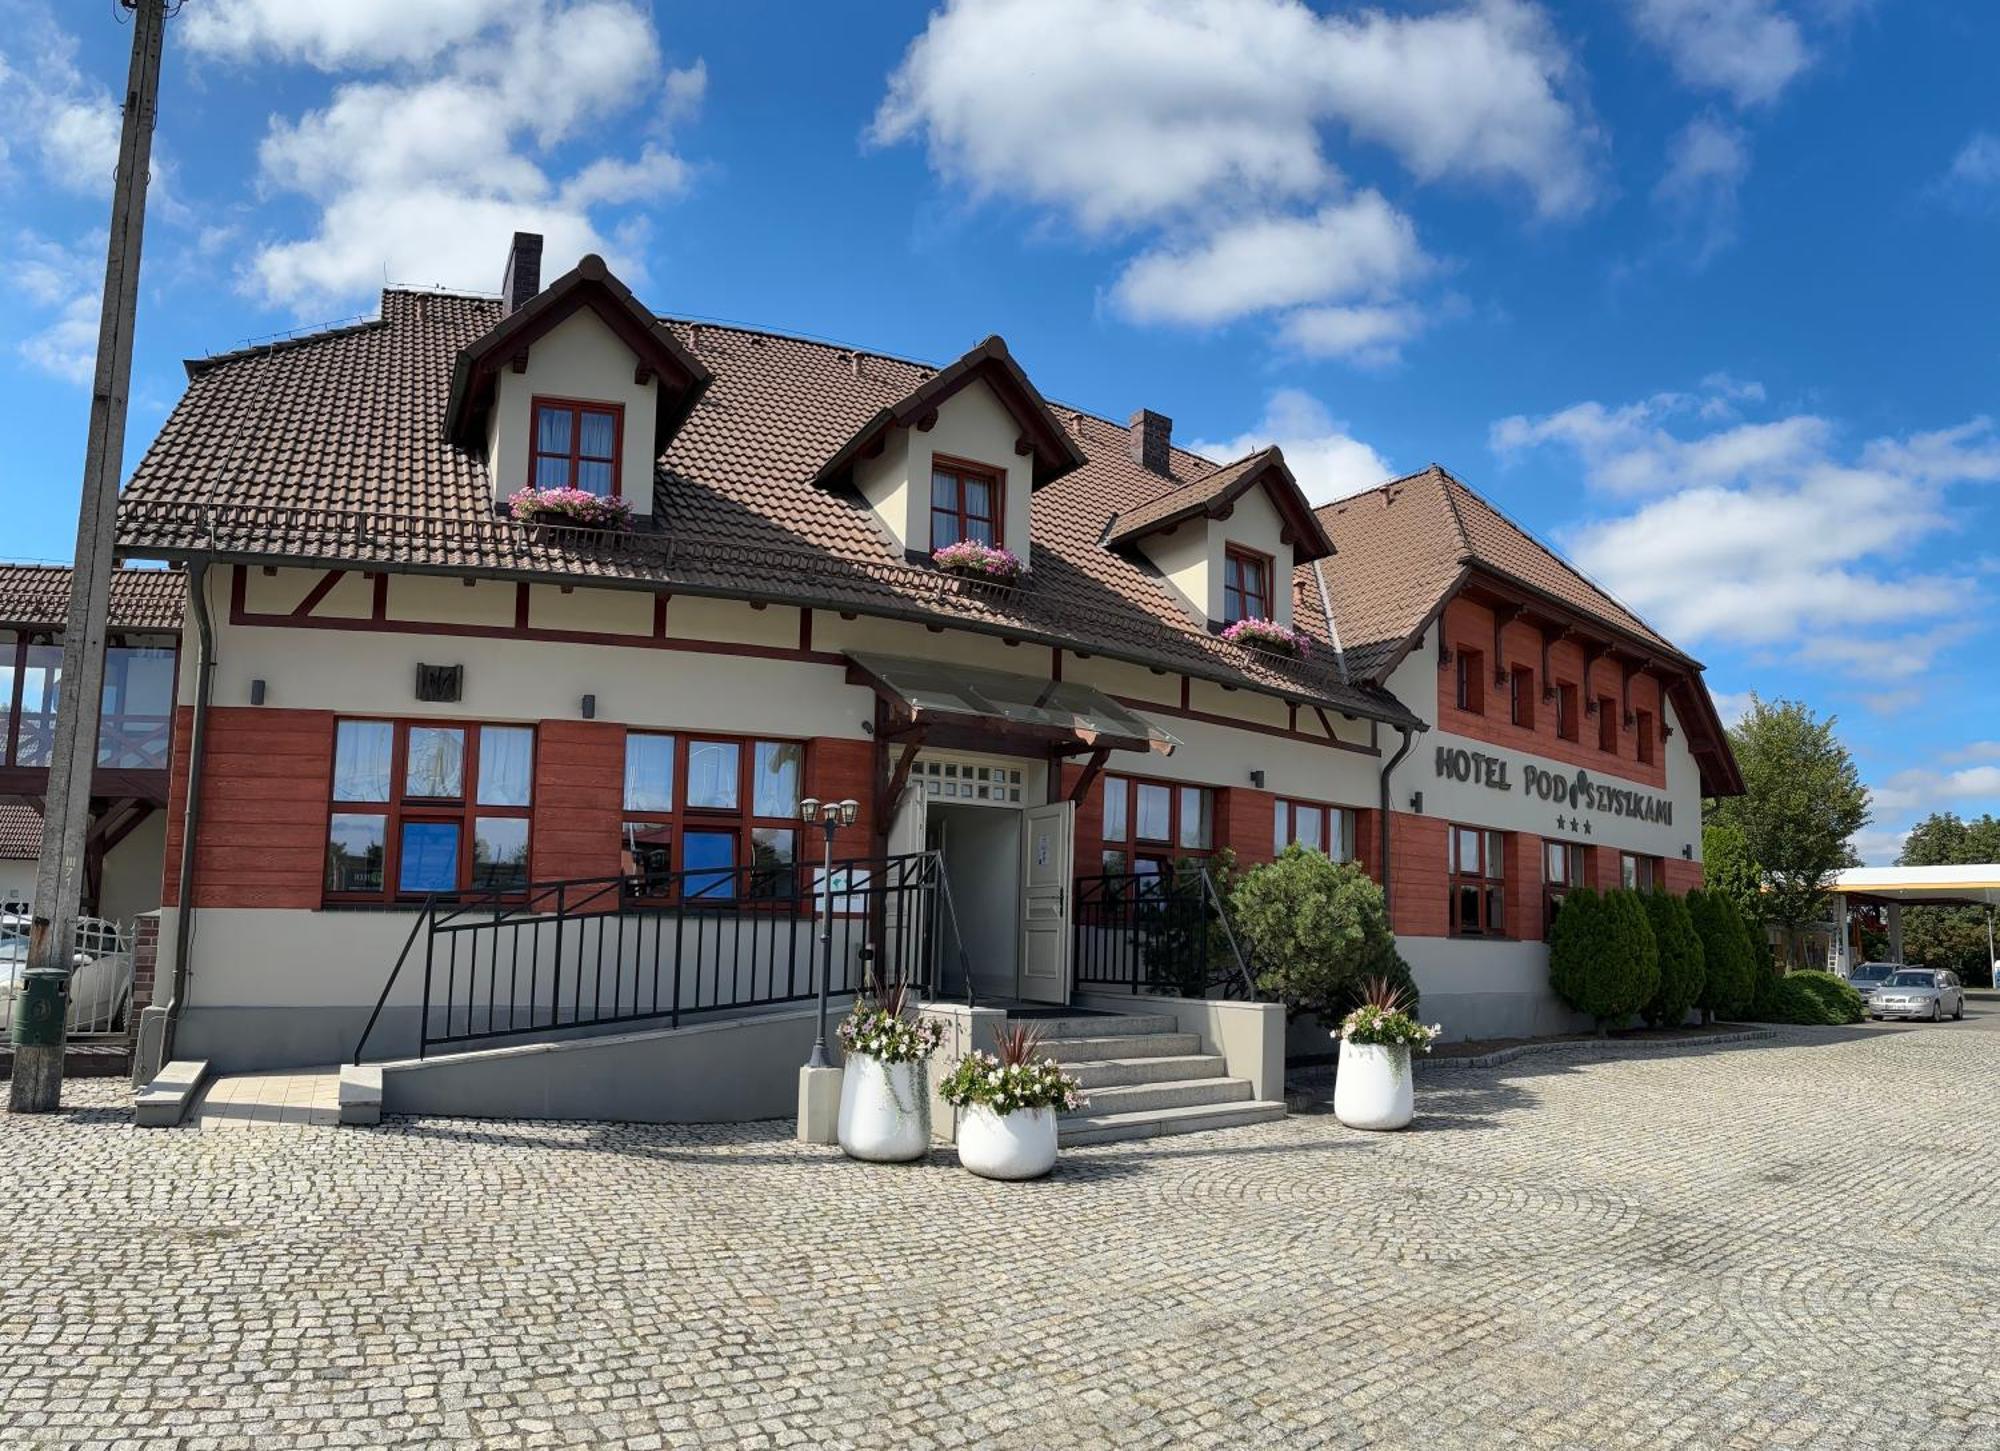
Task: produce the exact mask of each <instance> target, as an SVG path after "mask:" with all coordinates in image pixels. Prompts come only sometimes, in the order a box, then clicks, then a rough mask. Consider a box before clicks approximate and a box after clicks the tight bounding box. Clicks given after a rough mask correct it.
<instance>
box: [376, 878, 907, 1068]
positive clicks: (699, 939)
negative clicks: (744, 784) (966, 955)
mask: <svg viewBox="0 0 2000 1451" xmlns="http://www.w3.org/2000/svg"><path fill="white" fill-rule="evenodd" d="M823 870H824V869H823V868H822V867H819V866H814V865H810V864H807V863H798V864H795V865H793V864H787V865H772V864H768V863H762V864H755V865H751V866H746V867H740V868H734V869H727V868H725V869H716V868H701V869H695V870H689V871H681V872H673V873H660V874H655V875H649V876H643V877H624V876H620V877H595V878H586V879H582V880H576V881H561V882H543V883H537V884H534V885H531V886H529V887H528V888H527V889H526V891H525V892H515V893H512V894H509V895H507V896H505V897H502V896H498V895H491V896H485V897H475V898H471V899H467V900H464V901H447V900H441V899H438V898H432V899H430V900H429V901H427V902H425V904H424V907H423V910H422V912H421V913H420V915H419V916H418V919H417V921H416V923H415V925H414V926H412V928H411V929H410V936H409V938H408V940H407V941H405V943H404V944H403V951H402V953H401V955H400V956H399V957H398V958H397V959H396V964H395V966H394V968H393V969H391V971H390V973H389V979H388V981H387V982H385V983H384V984H383V986H382V993H381V996H380V997H379V998H378V999H377V1001H376V1003H375V1011H374V1012H373V1013H372V1014H371V1015H370V1016H369V1019H368V1026H367V1027H366V1028H365V1029H364V1030H363V1031H362V1034H361V1039H360V1041H359V1042H357V1043H356V1044H355V1045H354V1061H355V1062H357V1063H359V1062H360V1061H361V1055H362V1052H363V1050H364V1049H365V1048H366V1047H367V1044H368V1040H369V1038H370V1037H371V1036H372V1035H373V1033H374V1031H375V1027H376V1024H377V1022H378V1020H379V1019H380V1018H381V1016H382V1011H383V1008H384V1007H385V1006H386V1005H387V1003H388V1001H389V998H390V996H391V994H392V993H393V991H394V990H395V987H396V984H397V982H398V980H399V979H400V978H401V977H402V975H403V973H404V971H405V970H406V968H407V969H409V970H412V971H414V970H415V968H416V966H417V965H418V963H417V958H418V957H419V955H420V956H421V967H422V971H423V984H422V989H421V1007H420V1009H419V1014H418V1020H417V1021H418V1033H417V1056H418V1057H423V1056H425V1055H427V1054H428V1053H429V1051H430V1050H431V1049H432V1048H437V1047H445V1046H452V1045H463V1044H469V1043H476V1042H496V1041H499V1040H504V1039H508V1038H519V1037H524V1036H528V1035H531V1034H540V1035H548V1034H550V1033H555V1032H560V1031H562V1030H565V1029H572V1028H599V1027H606V1026H612V1025H616V1024H621V1023H641V1022H664V1023H665V1024H666V1025H667V1026H670V1027H678V1026H679V1025H680V1023H681V1022H682V1020H683V1019H686V1018H691V1017H700V1016H703V1015H707V1014H713V1013H720V1012H731V1011H739V1010H744V1009H754V1008H769V1007H778V1006H782V1005H784V1004H788V1003H799V1002H805V1001H808V1000H810V999H813V998H814V997H816V996H817V994H818V991H819V976H818V974H819V970H820V969H819V964H820V961H821V953H822V951H823V949H822V947H821V944H820V940H819V929H820V923H821V912H820V907H821V901H822V897H821V886H822V882H823V880H824V878H823V876H822V873H823ZM942 876H943V870H942V867H941V865H940V864H939V861H938V857H937V854H936V853H935V852H924V853H919V854H917V855H914V856H902V857H888V858H876V859H874V860H859V861H842V862H836V863H834V866H833V876H832V884H833V894H832V896H833V912H832V916H831V922H832V937H833V970H832V972H831V974H830V975H829V977H828V987H827V990H828V993H829V994H830V995H832V996H842V995H845V994H848V993H852V992H855V991H857V990H858V989H860V988H861V987H862V986H864V985H865V983H866V982H867V981H868V980H869V979H871V978H872V979H874V980H876V981H879V982H900V983H907V984H909V985H911V986H912V987H913V988H914V989H915V990H916V991H917V993H918V994H919V996H921V997H929V996H932V995H933V988H934V987H935V985H936V982H937V973H936V962H935V947H936V942H937V937H938V934H937V932H936V931H935V927H936V910H937V888H938V883H939V881H940V880H941V878H942Z"/></svg>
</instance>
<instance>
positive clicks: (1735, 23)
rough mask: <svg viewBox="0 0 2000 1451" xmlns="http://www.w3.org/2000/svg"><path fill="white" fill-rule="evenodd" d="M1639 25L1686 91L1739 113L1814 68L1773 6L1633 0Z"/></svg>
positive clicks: (1731, 0) (1796, 31)
mask: <svg viewBox="0 0 2000 1451" xmlns="http://www.w3.org/2000/svg"><path fill="white" fill-rule="evenodd" d="M1630 7H1631V12H1632V20H1633V23H1634V24H1635V25H1636V26H1637V27H1638V30H1639V33H1640V34H1641V35H1643V36H1644V37H1645V38H1646V39H1647V40H1648V41H1650V42H1651V43H1652V44H1653V45H1654V46H1655V47H1656V48H1658V49H1659V50H1660V51H1661V52H1662V53H1663V54H1664V55H1665V56H1666V58H1667V62H1668V64H1669V65H1671V66H1672V67H1673V70H1674V74H1675V75H1676V76H1678V77H1679V78H1680V80H1681V82H1682V84H1684V85H1687V86H1690V87H1693V88H1695V89H1697V90H1706V91H1719V92H1721V93H1722V94H1724V95H1726V96H1728V97H1729V98H1730V100H1731V101H1733V102H1734V103H1735V104H1736V105H1738V106H1757V105H1762V104H1765V103H1767V102H1770V101H1775V100H1776V99H1777V98H1778V97H1779V96H1780V95H1782V94H1783V93H1784V90H1785V87H1787V86H1788V85H1790V84H1791V83H1792V81H1793V80H1794V79H1795V78H1796V77H1797V76H1798V75H1799V73H1800V72H1802V71H1803V70H1805V68H1806V67H1807V66H1808V65H1809V64H1810V63H1811V61H1812V55H1811V52H1810V51H1809V50H1808V48H1807V46H1806V39H1805V35H1804V34H1803V32H1802V31H1801V30H1800V28H1799V24H1798V22H1797V21H1796V20H1794V19H1793V18H1792V17H1791V16H1790V15H1788V14H1786V13H1785V11H1784V10H1783V9H1782V8H1781V7H1780V6H1778V5H1777V4H1775V3H1773V0H1630Z"/></svg>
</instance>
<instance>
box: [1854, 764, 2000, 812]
mask: <svg viewBox="0 0 2000 1451" xmlns="http://www.w3.org/2000/svg"><path fill="white" fill-rule="evenodd" d="M1869 792H1870V794H1871V795H1872V796H1873V797H1874V799H1875V805H1876V807H1877V809H1879V810H1883V811H1894V812H1898V813H1907V814H1909V815H1915V814H1916V813H1917V812H1919V811H1933V810H1943V809H1946V808H1951V809H1954V810H1961V811H1962V809H1963V807H1964V804H1965V803H1967V802H1972V803H1978V804H1987V803H1991V802H1995V801H2000V766H1964V767H1961V768H1959V769H1958V770H1956V771H1938V770H1932V769H1930V768H1928V767H1921V766H1918V767H1912V768H1911V769H1909V770H1906V771H1898V772H1896V773H1895V774H1894V775H1892V776H1890V777H1889V779H1888V780H1886V781H1884V782H1883V783H1882V784H1881V785H1879V786H1871V787H1870V788H1869Z"/></svg>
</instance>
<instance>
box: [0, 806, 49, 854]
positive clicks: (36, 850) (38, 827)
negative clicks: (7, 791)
mask: <svg viewBox="0 0 2000 1451" xmlns="http://www.w3.org/2000/svg"><path fill="white" fill-rule="evenodd" d="M41 854H42V814H41V813H40V812H39V811H37V810H35V808H34V807H32V806H17V805H9V804H8V803H6V802H0V862H31V861H33V860H35V858H36V857H39V856H40V855H41Z"/></svg>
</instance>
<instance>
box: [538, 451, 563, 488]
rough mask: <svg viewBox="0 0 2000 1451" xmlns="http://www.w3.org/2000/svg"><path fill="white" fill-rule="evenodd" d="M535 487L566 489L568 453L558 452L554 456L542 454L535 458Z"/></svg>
mask: <svg viewBox="0 0 2000 1451" xmlns="http://www.w3.org/2000/svg"><path fill="white" fill-rule="evenodd" d="M535 487H536V488H538V489H566V488H568V487H569V455H567V454H559V455H557V456H556V457H554V458H551V457H549V456H548V455H546V454H544V455H543V456H542V457H540V458H538V459H536V460H535Z"/></svg>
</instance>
